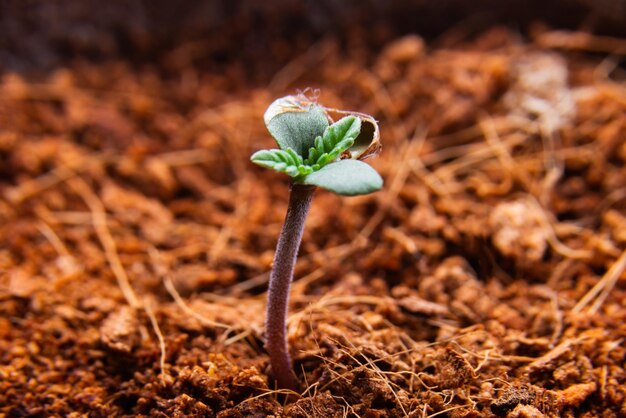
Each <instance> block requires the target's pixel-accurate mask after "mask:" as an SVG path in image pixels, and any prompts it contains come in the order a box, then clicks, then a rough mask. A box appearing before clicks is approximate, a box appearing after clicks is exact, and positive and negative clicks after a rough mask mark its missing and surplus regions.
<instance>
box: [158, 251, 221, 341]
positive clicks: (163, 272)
mask: <svg viewBox="0 0 626 418" xmlns="http://www.w3.org/2000/svg"><path fill="white" fill-rule="evenodd" d="M148 254H149V255H150V258H151V259H152V263H153V265H154V266H155V270H156V272H157V274H158V275H159V276H161V281H162V282H163V286H165V290H167V293H169V294H170V296H171V297H172V299H174V302H175V303H176V305H178V307H179V308H180V309H181V310H182V311H183V312H185V313H186V314H187V315H189V316H191V317H193V318H195V319H196V320H198V321H199V322H200V323H201V324H203V325H206V326H209V327H216V328H224V329H226V330H227V331H230V330H232V326H231V325H226V324H222V323H220V322H216V321H212V320H210V319H208V318H205V317H204V316H202V315H200V314H199V313H197V312H196V311H194V310H193V309H191V308H190V307H189V305H187V303H186V302H185V301H184V300H183V298H182V297H181V296H180V294H179V293H178V291H177V290H176V286H174V283H172V279H171V278H170V277H169V274H168V271H167V268H166V267H165V265H164V263H163V260H162V258H163V257H162V256H161V254H160V252H159V251H158V250H157V249H156V248H154V247H152V248H150V249H149V250H148Z"/></svg>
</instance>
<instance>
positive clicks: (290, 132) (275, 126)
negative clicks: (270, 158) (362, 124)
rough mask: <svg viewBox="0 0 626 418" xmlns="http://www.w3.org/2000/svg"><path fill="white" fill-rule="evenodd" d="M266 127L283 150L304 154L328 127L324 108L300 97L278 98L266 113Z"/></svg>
mask: <svg viewBox="0 0 626 418" xmlns="http://www.w3.org/2000/svg"><path fill="white" fill-rule="evenodd" d="M264 120H265V126H267V130H268V131H269V132H270V134H271V135H272V136H273V137H274V139H275V140H276V143H277V144H278V146H279V147H280V148H281V149H287V148H292V149H293V150H294V151H295V152H296V153H297V154H298V155H304V153H305V152H307V151H308V149H309V148H311V147H312V146H314V143H315V138H317V137H318V136H322V135H323V134H324V131H325V130H326V128H327V127H328V117H327V116H326V112H325V111H324V108H323V107H321V106H319V105H317V104H315V103H313V102H310V101H307V100H306V98H304V97H300V96H286V97H281V98H280V99H277V100H275V101H274V102H273V103H272V104H271V105H270V106H269V107H268V108H267V111H266V112H265V115H264Z"/></svg>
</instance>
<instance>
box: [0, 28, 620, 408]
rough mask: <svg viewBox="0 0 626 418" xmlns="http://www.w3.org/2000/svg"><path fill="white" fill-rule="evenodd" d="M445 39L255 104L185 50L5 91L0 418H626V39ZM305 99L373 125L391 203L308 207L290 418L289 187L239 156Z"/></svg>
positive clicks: (263, 141)
mask: <svg viewBox="0 0 626 418" xmlns="http://www.w3.org/2000/svg"><path fill="white" fill-rule="evenodd" d="M453 35H454V34H451V35H450V37H449V38H446V37H443V38H441V39H439V40H438V42H437V43H436V44H433V46H429V45H425V44H424V42H423V41H422V40H421V39H420V38H418V37H417V36H412V35H409V36H406V37H403V38H397V39H396V40H394V41H392V42H389V43H388V44H387V45H386V46H385V47H384V48H383V49H382V50H380V51H378V50H371V49H369V48H368V47H367V45H365V44H363V43H359V41H357V40H352V41H351V40H348V41H347V42H348V46H347V47H346V45H345V44H343V46H342V44H340V43H339V42H338V41H337V40H336V39H335V38H333V37H329V38H326V39H324V40H323V41H320V42H318V43H317V44H316V45H315V46H314V47H312V48H310V49H308V50H307V52H305V53H304V54H303V55H301V56H300V57H299V58H297V59H295V60H293V61H291V62H290V63H289V64H288V65H286V66H285V67H284V68H283V70H281V71H280V72H278V73H277V74H276V75H275V77H274V78H273V80H271V83H270V84H269V86H270V87H269V88H262V87H260V86H259V84H255V83H256V82H255V81H254V80H255V79H254V76H252V75H250V74H249V72H248V71H247V69H246V63H245V62H235V63H233V64H232V65H229V66H226V67H225V68H223V69H222V70H220V71H213V72H205V71H200V70H198V69H197V68H194V67H193V66H192V65H191V64H189V65H187V64H188V63H191V62H193V57H192V56H193V54H195V53H196V51H195V50H194V49H193V48H186V47H181V49H179V50H176V53H175V54H172V55H171V56H169V58H168V62H169V63H170V64H171V65H172V66H173V67H172V68H177V69H179V70H180V71H179V72H180V73H179V75H178V76H176V77H172V76H171V75H170V76H166V75H162V74H161V73H159V72H158V71H156V70H154V69H152V68H149V67H132V66H130V65H129V64H126V63H125V62H124V61H119V62H107V63H105V64H98V65H96V64H87V63H85V62H82V61H76V62H72V63H70V64H68V65H67V67H64V68H61V69H57V70H56V71H54V72H52V73H50V74H49V75H48V76H46V77H45V79H43V80H37V79H32V78H28V77H24V76H20V75H16V74H11V73H5V74H3V76H2V79H1V84H0V126H1V127H2V129H1V131H0V196H1V197H0V312H1V316H0V416H6V417H22V416H29V417H48V416H73V417H77V416H94V417H114V416H152V417H179V416H207V417H214V416H215V417H219V418H226V417H266V416H268V417H271V416H273V417H404V416H409V417H433V416H439V417H493V416H498V417H500V416H507V417H542V416H565V417H573V416H580V417H594V416H602V417H626V370H625V365H626V348H625V347H624V340H625V339H626V286H625V284H626V275H625V274H624V270H625V269H626V252H625V248H626V170H625V162H626V142H625V141H624V137H625V135H626V88H625V87H624V81H625V80H626V75H625V72H624V68H623V67H620V66H619V65H618V63H619V57H620V55H619V54H620V53H621V54H623V53H624V51H625V50H626V49H625V46H626V41H624V40H622V39H608V38H594V37H591V36H588V35H584V34H567V33H561V32H537V33H536V34H535V37H534V39H533V41H532V42H526V43H525V42H522V41H520V40H519V39H518V38H517V36H516V35H515V34H514V33H513V32H510V31H507V30H503V29H498V28H495V29H493V30H491V31H489V32H487V33H484V34H483V35H481V36H479V37H478V38H476V39H474V40H472V41H471V42H470V41H468V42H461V43H458V42H454V39H455V37H454V36H453ZM354 39H358V38H356V37H355V38H354ZM279 46H280V45H279ZM282 47H284V45H282ZM620 51H621V52H620ZM612 52H614V53H615V54H617V55H611V53H612ZM190 54H191V55H190ZM607 54H608V55H607ZM190 57H191V58H190ZM616 57H617V58H616ZM622 58H623V55H622ZM256 65H259V64H258V63H257V64H256ZM306 86H313V87H315V88H319V89H321V96H320V99H319V100H320V102H321V103H323V104H325V105H327V106H332V107H340V108H347V109H354V110H358V111H362V112H366V113H370V114H373V115H375V116H376V117H377V118H378V119H379V120H380V126H381V131H382V140H383V146H384V149H383V152H382V154H381V155H380V157H379V158H377V159H374V160H371V163H372V164H373V165H374V166H375V167H376V168H377V169H378V170H379V171H380V172H381V173H382V175H383V176H384V178H385V182H386V183H385V187H384V190H382V191H381V192H378V193H376V194H373V195H368V196H364V197H358V198H341V197H338V196H335V195H332V194H330V193H326V192H323V191H319V192H317V194H316V197H315V200H314V203H313V208H312V212H311V214H310V217H309V219H308V221H307V228H306V231H305V236H304V241H303V245H302V248H301V252H300V254H301V256H300V259H299V262H298V265H297V269H296V270H297V272H296V273H297V278H296V281H295V283H294V287H293V293H292V304H291V317H290V323H289V332H290V342H291V348H292V353H293V357H294V362H295V368H296V370H297V374H298V376H299V378H300V379H301V381H302V382H303V383H304V384H305V386H307V389H306V391H304V392H303V393H302V394H298V395H297V396H291V397H288V398H287V399H286V398H285V396H284V394H281V393H279V392H278V391H274V390H272V389H273V388H272V384H271V381H270V380H269V379H268V364H267V355H266V353H265V351H264V349H263V315H264V313H263V309H264V297H265V293H264V292H265V289H266V285H267V278H268V270H269V269H270V265H271V262H272V256H273V251H274V245H275V241H276V239H277V237H278V232H279V230H280V226H281V223H282V218H283V216H284V213H285V210H286V199H287V180H286V178H285V176H281V175H279V174H276V173H273V172H270V171H268V170H263V169H261V168H258V167H255V166H253V165H252V164H250V163H249V156H250V154H251V153H252V152H253V151H255V150H258V149H260V148H267V147H270V146H272V140H271V138H270V137H269V135H268V134H267V133H266V131H265V128H264V126H263V122H262V114H263V112H264V110H265V108H266V106H267V105H268V104H269V103H270V102H271V101H272V100H273V99H274V98H276V97H278V96H280V95H284V94H288V93H292V92H294V91H295V90H296V89H297V88H303V87H306Z"/></svg>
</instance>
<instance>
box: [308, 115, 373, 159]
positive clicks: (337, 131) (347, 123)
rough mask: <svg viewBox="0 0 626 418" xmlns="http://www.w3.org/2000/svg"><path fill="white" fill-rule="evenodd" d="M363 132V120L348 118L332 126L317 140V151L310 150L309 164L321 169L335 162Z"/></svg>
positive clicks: (315, 142)
mask: <svg viewBox="0 0 626 418" xmlns="http://www.w3.org/2000/svg"><path fill="white" fill-rule="evenodd" d="M360 130H361V120H360V119H359V118H357V117H355V116H346V117H344V118H341V119H340V120H338V121H337V122H335V123H333V124H332V125H330V126H329V127H328V128H326V130H325V131H324V135H323V136H322V137H321V138H315V141H314V144H315V151H313V149H310V150H309V156H308V158H307V160H306V162H307V164H309V165H314V164H318V165H319V166H320V167H323V166H325V165H326V164H329V163H331V162H333V161H335V160H336V159H337V158H338V157H339V156H340V155H341V153H342V152H344V151H345V150H347V149H348V148H350V147H351V146H352V145H353V144H354V141H355V139H356V137H357V136H358V135H359V132H360Z"/></svg>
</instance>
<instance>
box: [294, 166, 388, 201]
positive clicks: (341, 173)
mask: <svg viewBox="0 0 626 418" xmlns="http://www.w3.org/2000/svg"><path fill="white" fill-rule="evenodd" d="M300 182H301V183H303V184H309V185H312V186H319V187H321V188H323V189H326V190H329V191H331V192H334V193H337V194H340V195H345V196H355V195H360V194H368V193H372V192H375V191H377V190H380V188H381V187H382V186H383V179H382V178H381V177H380V174H378V172H377V171H376V170H374V169H373V168H372V167H370V166H369V165H368V164H366V163H364V162H362V161H358V160H340V161H337V162H334V163H332V164H328V165H327V166H325V167H322V168H321V169H320V170H319V171H314V172H312V173H311V174H308V175H307V176H305V177H304V178H303V179H302V180H300Z"/></svg>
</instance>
